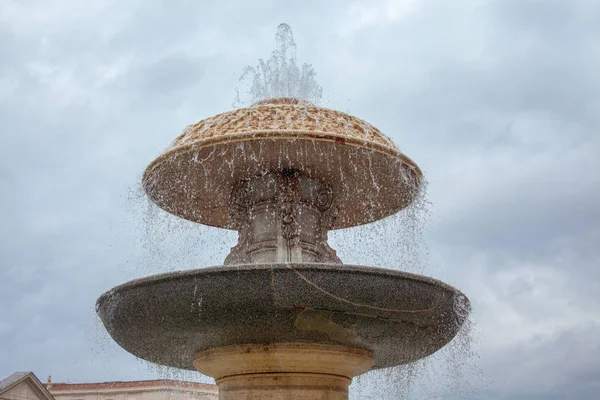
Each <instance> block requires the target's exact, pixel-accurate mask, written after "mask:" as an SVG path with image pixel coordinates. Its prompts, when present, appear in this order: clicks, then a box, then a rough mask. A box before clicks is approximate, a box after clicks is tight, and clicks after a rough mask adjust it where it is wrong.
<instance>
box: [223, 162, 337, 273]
mask: <svg viewBox="0 0 600 400" xmlns="http://www.w3.org/2000/svg"><path fill="white" fill-rule="evenodd" d="M333 200H334V193H333V191H332V189H331V186H329V185H328V184H325V183H323V182H319V181H317V180H315V179H311V178H309V177H307V176H304V175H302V174H300V173H298V172H297V171H291V170H284V171H276V172H271V173H269V174H266V175H263V176H261V177H257V178H255V179H252V180H246V181H241V182H238V183H237V184H236V185H235V187H234V188H233V190H232V195H231V203H230V205H229V210H230V214H231V217H232V219H233V220H234V221H235V223H236V224H237V227H238V231H239V239H238V244H237V245H236V246H235V247H234V248H233V249H232V250H231V253H230V254H229V255H228V256H227V258H226V260H225V264H255V263H269V262H279V263H281V262H321V263H335V264H341V261H340V259H339V258H338V257H337V256H336V254H335V250H333V249H332V248H331V247H329V245H328V244H327V231H328V230H329V229H331V227H332V226H333V223H334V221H335V218H336V215H337V208H336V207H335V205H334V204H333V203H334V201H333Z"/></svg>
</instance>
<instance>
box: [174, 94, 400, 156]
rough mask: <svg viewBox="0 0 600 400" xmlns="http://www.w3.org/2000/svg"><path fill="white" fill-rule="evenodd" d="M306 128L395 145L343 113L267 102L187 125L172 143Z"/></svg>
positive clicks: (365, 124) (305, 129)
mask: <svg viewBox="0 0 600 400" xmlns="http://www.w3.org/2000/svg"><path fill="white" fill-rule="evenodd" d="M282 130H283V131H307V132H325V133H331V134H337V135H345V136H349V137H352V138H356V139H363V140H369V141H371V142H375V143H378V144H380V145H383V146H386V147H390V148H394V149H396V145H395V144H394V143H393V142H392V140H391V139H390V138H388V137H387V136H385V135H384V134H382V133H381V132H380V131H379V129H377V128H375V127H374V126H373V125H371V124H369V123H368V122H365V121H363V120H361V119H359V118H356V117H353V116H351V115H348V114H346V113H343V112H340V111H336V110H329V109H326V108H320V107H315V106H307V105H301V104H300V105H293V104H270V105H258V106H252V107H248V108H241V109H238V110H233V111H229V112H226V113H223V114H219V115H215V116H214V117H210V118H206V119H204V120H202V121H200V122H198V123H196V124H194V125H190V126H188V127H187V128H186V129H185V131H184V132H183V133H182V134H181V135H180V136H179V137H177V139H175V141H174V142H173V144H172V145H171V147H178V146H183V145H186V144H189V143H192V142H196V141H199V140H202V139H208V138H211V137H215V136H226V135H234V134H242V133H251V132H255V131H282Z"/></svg>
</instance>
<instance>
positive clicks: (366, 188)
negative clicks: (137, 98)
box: [143, 99, 422, 229]
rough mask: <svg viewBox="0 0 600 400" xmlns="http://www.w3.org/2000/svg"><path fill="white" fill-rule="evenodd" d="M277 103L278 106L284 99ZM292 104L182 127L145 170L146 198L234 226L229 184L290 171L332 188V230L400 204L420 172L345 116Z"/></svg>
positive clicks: (370, 129) (415, 188) (371, 130)
mask: <svg viewBox="0 0 600 400" xmlns="http://www.w3.org/2000/svg"><path fill="white" fill-rule="evenodd" d="M284 100H285V101H284ZM292 100H293V99H271V100H269V101H265V102H260V103H258V104H255V105H253V106H251V107H247V108H241V109H237V110H233V111H228V112H225V113H222V114H219V115H216V116H214V117H210V118H206V119H204V120H202V121H200V122H198V123H197V124H194V125H191V126H189V127H188V128H187V129H186V130H185V132H184V133H183V134H182V135H180V136H179V137H177V138H176V139H175V141H174V142H173V144H172V145H171V146H170V147H169V148H168V149H167V150H166V151H165V152H164V153H163V154H162V155H160V156H159V157H158V158H157V159H156V160H154V161H153V162H152V163H151V164H150V165H149V166H148V168H147V169H146V171H145V173H144V178H143V184H144V188H145V190H146V193H147V194H148V197H149V198H150V199H151V200H152V201H153V202H154V203H156V204H157V205H158V206H159V207H161V208H163V209H164V210H165V211H167V212H169V213H172V214H174V215H177V216H179V217H182V218H185V219H188V220H191V221H195V222H199V223H202V224H206V225H210V226H216V227H221V228H227V229H236V226H235V223H234V221H232V219H231V216H230V212H229V208H228V205H229V204H230V198H231V193H232V188H233V185H234V184H235V183H237V182H240V181H244V180H248V179H253V178H256V177H258V176H262V175H264V174H265V173H269V172H272V171H277V170H296V171H300V172H302V173H303V174H304V175H306V176H308V177H310V178H313V179H316V180H319V181H322V182H324V183H327V184H329V185H331V186H332V188H333V192H334V203H335V204H334V205H335V206H336V207H337V209H338V211H339V214H338V216H337V218H336V219H335V221H334V223H333V226H332V228H333V229H339V228H348V227H352V226H356V225H361V224H366V223H369V222H373V221H376V220H379V219H382V218H385V217H387V216H389V215H392V214H394V213H396V212H398V211H400V210H401V209H403V208H404V207H406V206H408V205H409V204H410V203H411V202H412V201H413V200H414V199H415V197H416V196H417V195H418V194H419V187H420V184H421V180H422V173H421V170H420V169H419V168H418V166H417V165H416V164H415V163H414V162H413V161H412V160H411V159H410V158H408V157H407V156H405V155H404V154H403V153H402V152H400V150H398V148H397V147H396V146H395V144H394V143H393V142H392V141H391V140H390V139H389V138H388V137H387V136H385V135H383V134H382V133H381V132H380V131H379V130H378V129H377V128H375V127H374V126H372V125H370V124H369V123H367V122H365V121H363V120H361V119H358V118H356V117H353V116H351V115H348V114H346V113H343V112H340V111H336V110H330V109H326V108H322V107H317V106H314V105H310V104H307V103H303V102H299V101H292Z"/></svg>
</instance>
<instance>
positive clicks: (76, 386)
mask: <svg viewBox="0 0 600 400" xmlns="http://www.w3.org/2000/svg"><path fill="white" fill-rule="evenodd" d="M46 387H47V388H48V390H50V391H51V392H61V391H92V390H110V389H113V390H114V389H117V390H118V389H145V388H150V387H165V388H170V389H173V388H181V389H191V390H204V391H215V392H216V391H217V385H212V384H208V383H199V382H188V381H178V380H173V379H154V380H148V381H115V382H98V383H50V384H47V385H46Z"/></svg>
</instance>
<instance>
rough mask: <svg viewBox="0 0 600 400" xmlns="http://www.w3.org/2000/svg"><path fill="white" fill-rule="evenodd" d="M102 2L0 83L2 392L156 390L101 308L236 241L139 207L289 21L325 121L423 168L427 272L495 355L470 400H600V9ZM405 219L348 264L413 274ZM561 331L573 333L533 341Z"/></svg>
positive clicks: (37, 47) (34, 44)
mask: <svg viewBox="0 0 600 400" xmlns="http://www.w3.org/2000/svg"><path fill="white" fill-rule="evenodd" d="M106 4H107V6H106V7H104V8H103V7H98V8H97V10H96V9H95V11H93V12H92V11H90V14H89V15H87V14H86V15H84V16H78V17H77V18H75V17H73V16H69V15H66V14H60V13H59V14H57V15H56V16H55V18H56V22H55V23H51V24H39V25H36V24H30V28H29V29H27V30H20V29H14V30H11V28H10V27H11V26H13V25H12V24H3V25H4V27H0V59H2V60H3V62H2V63H0V82H2V78H4V77H10V79H13V80H15V82H16V86H14V88H15V89H14V91H13V92H11V93H10V95H9V96H8V97H5V98H0V147H1V148H2V149H3V157H2V158H0V191H1V193H2V196H0V205H1V206H2V221H3V223H2V224H1V226H0V237H1V238H2V240H1V242H0V266H1V268H2V269H1V270H0V302H1V303H2V305H3V307H2V309H0V343H3V345H0V352H1V353H2V354H3V355H4V354H6V355H7V356H5V358H4V359H7V360H9V362H8V363H3V364H2V365H1V366H0V375H2V376H5V375H9V374H10V373H12V372H14V371H15V370H31V369H33V370H34V371H35V372H36V373H37V374H38V376H44V374H46V375H48V374H52V375H53V376H54V378H55V380H56V379H58V380H72V381H82V380H89V381H95V380H112V379H115V380H116V379H142V378H144V377H149V376H154V375H156V374H157V372H156V371H148V370H147V367H146V366H145V365H144V364H140V363H138V362H137V361H136V360H135V358H133V357H132V356H130V355H128V354H126V353H125V352H123V351H122V350H121V349H120V348H118V346H117V345H116V344H114V343H113V342H112V341H110V340H109V339H106V338H103V336H102V327H98V326H97V325H96V324H97V322H96V321H95V317H94V310H93V306H94V302H95V299H96V298H97V296H98V295H99V294H100V293H102V292H103V291H104V290H106V289H108V288H110V287H111V286H113V285H115V284H118V283H121V282H123V281H125V280H128V279H131V278H133V277H137V276H142V275H145V274H148V273H155V272H161V271H166V270H172V269H180V268H195V267H201V266H205V265H210V264H217V263H219V262H220V260H222V259H223V258H224V255H225V254H226V252H227V248H228V247H229V246H231V245H233V243H234V241H235V237H234V236H235V235H234V234H232V233H230V232H219V231H216V230H211V229H204V228H197V227H194V226H193V224H188V223H185V222H177V221H176V220H174V219H171V218H169V217H166V216H164V215H163V214H161V212H160V211H157V210H153V211H152V210H151V211H147V210H146V206H145V204H144V202H143V201H138V200H133V201H132V200H127V199H126V197H127V195H128V192H129V191H133V192H136V190H137V186H138V181H139V177H140V174H141V172H142V171H143V168H144V166H145V165H146V164H147V163H148V162H149V161H150V160H151V159H152V158H153V157H154V156H155V155H156V154H158V152H159V151H160V150H162V149H163V148H164V147H165V146H166V145H167V144H168V143H169V142H170V141H171V140H172V139H173V138H174V137H175V136H176V135H177V134H178V133H179V132H180V131H181V130H182V129H183V128H184V127H185V126H186V125H188V124H190V123H194V122H196V121H197V120H199V119H201V118H204V117H206V116H209V115H211V114H216V113H218V112H221V111H223V110H225V109H228V108H230V105H231V103H232V102H233V99H234V95H235V86H236V85H237V77H238V74H239V73H240V72H241V70H242V68H243V66H244V65H254V64H255V63H256V60H257V58H259V57H262V58H265V57H268V55H269V53H270V51H271V49H272V47H273V35H274V32H275V28H276V26H277V24H278V23H280V22H288V23H290V24H291V25H292V28H293V29H294V32H295V36H296V42H297V44H298V57H299V60H300V61H301V62H309V63H312V64H314V65H315V67H316V69H317V73H318V79H319V82H320V83H321V85H322V86H323V88H324V93H325V95H326V99H325V103H326V105H327V106H331V107H334V108H341V109H343V110H346V109H350V111H351V112H352V113H353V114H356V115H358V116H359V117H362V118H365V119H367V120H369V121H370V122H372V123H374V124H375V125H376V126H378V127H379V128H381V129H382V130H383V131H384V132H386V133H388V134H390V135H391V136H392V137H393V139H394V140H395V141H397V142H398V144H399V145H400V147H401V148H403V149H404V150H405V151H406V153H407V154H408V155H409V156H411V157H412V158H414V159H415V160H416V161H417V162H418V163H419V165H420V166H421V167H423V169H424V170H425V171H426V174H427V178H428V179H429V181H430V182H431V185H430V193H429V198H430V200H431V201H432V202H433V204H434V208H433V212H434V217H433V221H432V223H431V224H430V225H428V229H429V230H430V231H431V232H430V233H429V234H428V235H427V236H426V237H427V239H428V248H429V252H430V254H431V255H430V264H432V266H431V268H430V269H428V270H427V273H428V274H430V275H433V276H435V277H438V278H440V279H444V280H446V281H448V282H449V283H451V284H454V285H456V286H457V287H459V288H461V289H463V290H464V291H465V293H466V294H467V295H469V296H470V297H471V299H472V301H473V303H474V305H475V319H476V321H480V323H479V329H480V331H481V336H482V337H483V338H484V339H485V338H488V341H487V344H486V342H485V340H484V341H483V342H482V343H481V344H480V345H478V346H479V347H478V350H479V351H480V353H481V354H482V359H481V362H480V363H481V366H482V368H483V369H484V371H485V374H486V375H487V376H489V378H490V380H491V383H490V385H489V387H479V386H478V384H477V383H474V384H473V385H474V388H473V391H475V394H474V395H473V396H471V397H472V398H487V399H503V398H515V399H516V398H535V397H536V396H537V397H538V398H553V397H552V396H554V398H557V399H559V398H581V399H586V398H589V399H592V398H594V395H595V392H594V390H598V386H597V385H598V383H597V380H596V379H595V376H597V373H598V365H597V362H596V361H595V358H594V354H595V352H597V351H596V350H597V349H596V347H597V345H598V343H597V341H595V340H594V337H595V336H598V335H597V333H598V332H597V331H598V329H597V321H596V322H594V318H593V317H592V316H593V315H594V313H596V315H598V312H599V311H600V307H599V304H598V295H597V290H598V289H599V288H598V283H597V282H598V277H599V276H598V269H597V265H598V262H599V261H600V258H599V257H600V256H599V253H598V248H597V243H598V239H599V238H600V236H599V235H600V233H599V232H598V229H597V226H598V222H600V221H598V213H597V211H596V209H597V206H596V204H597V203H598V200H599V197H600V193H599V191H598V187H599V185H598V183H599V182H598V179H597V177H596V174H594V171H595V170H597V169H598V168H599V167H600V165H598V161H597V157H595V154H596V153H597V152H598V151H597V150H598V147H599V144H600V143H599V142H598V139H597V131H598V125H599V121H598V113H597V111H598V107H599V104H600V97H599V95H598V93H600V90H599V89H600V87H599V86H600V79H599V78H598V77H597V73H596V71H597V70H598V66H599V65H598V64H600V55H599V54H598V53H597V50H595V47H596V45H595V38H596V37H597V36H598V34H600V28H599V27H600V23H598V18H599V15H600V8H599V7H598V6H597V5H596V4H594V3H593V2H586V1H572V2H534V1H517V0H509V1H493V2H487V3H486V5H482V6H479V5H478V4H479V3H478V2H470V1H466V0H465V1H461V2H457V3H453V4H452V5H451V6H450V5H444V4H442V3H439V2H437V3H436V2H429V3H427V2H424V3H423V4H420V5H419V6H418V7H416V8H415V9H414V10H413V11H410V12H408V13H407V14H406V15H404V16H399V17H397V18H396V19H389V18H388V16H387V14H386V11H385V10H384V11H381V10H380V11H378V13H375V14H376V15H378V17H377V18H375V20H374V22H372V23H364V24H363V23H362V22H360V21H358V22H357V21H356V20H353V19H352V18H354V17H352V18H351V16H349V15H350V14H349V13H350V11H351V9H352V8H353V7H354V6H355V5H357V4H359V5H362V6H364V7H366V8H369V7H372V8H373V7H379V6H381V5H382V4H383V3H377V4H375V3H372V2H333V3H328V4H327V5H324V4H322V3H321V2H313V3H297V4H296V3H294V4H292V3H285V4H284V3H283V2H275V1H270V2H264V3H256V2H223V3H219V4H217V3H214V4H210V5H207V4H203V3H200V2H198V3H196V2H188V3H187V4H184V5H174V4H173V3H172V2H153V3H152V4H145V3H144V4H143V5H136V6H132V5H131V4H127V3H121V2H114V3H106ZM31 7H38V8H40V9H39V10H41V11H43V10H42V9H41V7H45V6H44V5H43V4H41V3H40V4H37V5H32V6H31ZM1 12H2V11H0V13H1ZM78 13H79V11H78ZM82 13H83V14H85V12H83V11H82ZM24 15H25V16H22V18H24V20H25V22H31V21H30V19H32V18H33V17H32V16H31V15H29V14H27V13H26V14H24ZM61 19H63V20H64V21H63V23H61V21H59V20H61ZM0 21H2V19H1V18H0ZM351 22H353V23H355V25H356V27H353V28H352V30H351V31H350V30H349V31H348V32H350V33H347V32H341V31H340V29H339V26H340V24H342V23H343V24H350V23H351ZM359 22H360V23H359ZM359 25H360V26H359ZM344 35H347V36H344ZM36 68H37V69H36ZM44 74H47V75H44ZM0 95H2V91H1V90H0ZM348 99H349V100H348ZM423 218H424V217H423ZM406 221H407V220H406V219H404V220H403V219H401V218H400V219H398V220H397V221H396V222H394V223H389V224H387V225H385V224H384V226H383V227H382V226H379V227H370V228H369V229H365V230H363V231H361V233H360V234H358V233H357V234H352V233H351V232H337V233H335V234H334V236H335V241H336V242H337V245H338V246H339V247H340V249H341V252H342V253H343V254H344V256H345V258H344V260H345V261H347V262H353V261H355V260H364V261H365V262H369V263H371V262H373V263H377V264H378V265H386V266H390V267H392V266H394V267H396V268H398V267H402V268H406V269H410V268H411V266H405V265H402V263H403V262H409V261H410V260H411V256H407V255H405V254H404V251H405V249H402V248H397V247H395V244H396V243H398V242H401V241H402V240H403V239H402V238H400V239H398V238H394V240H390V243H392V244H381V245H379V246H377V243H378V242H379V241H381V240H383V238H386V237H393V236H394V235H400V234H401V232H404V231H402V226H401V225H402V224H404V223H405V222H406ZM399 232H400V233H399ZM417 242H418V239H416V240H414V241H413V242H410V240H408V241H407V243H408V245H412V244H415V243H417ZM365 243H372V244H373V246H371V247H372V248H371V247H369V248H366V247H365ZM405 244H406V243H405ZM373 252H374V253H376V254H371V253H373ZM407 260H408V261H407ZM7 304H8V305H9V306H8V307H7V306H5V305H7ZM555 320H556V321H563V322H564V324H565V326H556V327H552V326H551V327H550V328H548V332H547V335H546V336H543V335H542V336H540V335H539V333H538V332H539V331H540V330H541V329H545V326H546V325H545V323H546V322H548V321H555ZM502 329H504V330H506V332H505V334H504V335H503V336H505V341H501V339H502V338H501V337H498V336H499V335H498V332H497V331H499V330H502ZM56 354H60V358H61V360H64V361H62V362H57V356H56ZM523 377H527V380H524V379H523ZM375 389H376V388H375ZM375 389H373V390H374V392H373V393H372V395H373V396H375V398H377V393H378V392H377V390H375ZM436 390H437V389H436ZM438 392H439V393H440V396H442V397H443V398H451V396H452V395H453V393H450V392H447V391H446V392H444V390H443V389H439V390H438ZM415 395H416V392H415ZM454 395H455V398H459V397H458V395H456V394H455V393H454ZM573 396H575V397H573ZM468 397H469V396H468V395H462V398H468Z"/></svg>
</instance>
